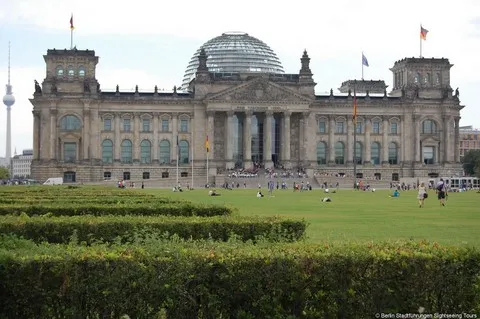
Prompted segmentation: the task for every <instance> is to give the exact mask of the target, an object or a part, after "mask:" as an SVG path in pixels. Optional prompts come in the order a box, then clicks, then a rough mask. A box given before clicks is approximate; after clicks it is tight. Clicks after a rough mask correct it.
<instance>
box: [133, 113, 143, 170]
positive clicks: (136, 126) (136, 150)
mask: <svg viewBox="0 0 480 319" xmlns="http://www.w3.org/2000/svg"><path fill="white" fill-rule="evenodd" d="M140 129H141V128H140V113H133V154H132V155H133V162H134V163H140V156H141V155H140V142H141V141H140Z"/></svg>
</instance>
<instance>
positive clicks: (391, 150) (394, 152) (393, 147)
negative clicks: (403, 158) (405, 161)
mask: <svg viewBox="0 0 480 319" xmlns="http://www.w3.org/2000/svg"><path fill="white" fill-rule="evenodd" d="M388 162H389V163H390V164H398V147H397V144H395V143H390V144H389V145H388Z"/></svg>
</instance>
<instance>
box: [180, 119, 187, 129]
mask: <svg viewBox="0 0 480 319" xmlns="http://www.w3.org/2000/svg"><path fill="white" fill-rule="evenodd" d="M180 132H188V120H184V119H182V120H180Z"/></svg>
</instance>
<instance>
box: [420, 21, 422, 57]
mask: <svg viewBox="0 0 480 319" xmlns="http://www.w3.org/2000/svg"><path fill="white" fill-rule="evenodd" d="M421 57H422V25H421V24H420V58H421Z"/></svg>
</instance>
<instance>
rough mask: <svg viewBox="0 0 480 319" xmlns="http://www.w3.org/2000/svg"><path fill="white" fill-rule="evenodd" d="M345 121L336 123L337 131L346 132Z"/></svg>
mask: <svg viewBox="0 0 480 319" xmlns="http://www.w3.org/2000/svg"><path fill="white" fill-rule="evenodd" d="M343 124H344V123H343V122H337V125H336V133H340V134H341V133H344V131H343Z"/></svg>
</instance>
